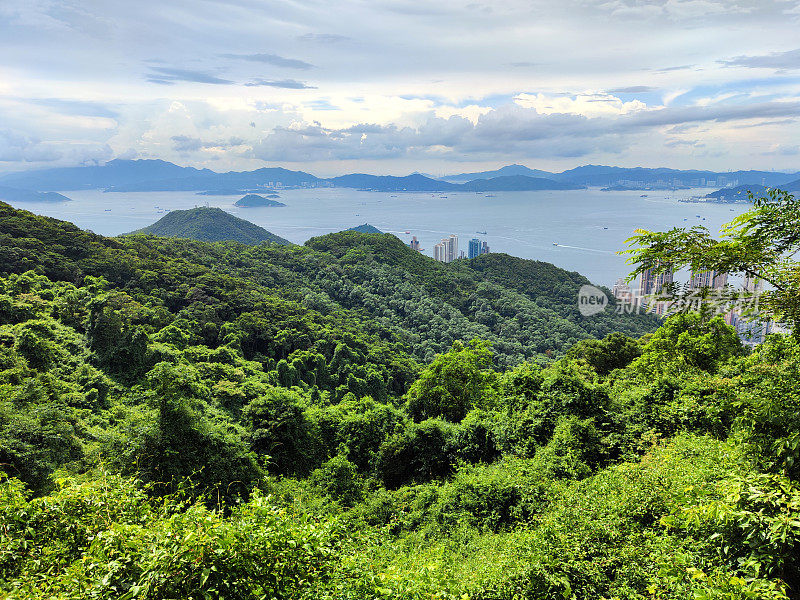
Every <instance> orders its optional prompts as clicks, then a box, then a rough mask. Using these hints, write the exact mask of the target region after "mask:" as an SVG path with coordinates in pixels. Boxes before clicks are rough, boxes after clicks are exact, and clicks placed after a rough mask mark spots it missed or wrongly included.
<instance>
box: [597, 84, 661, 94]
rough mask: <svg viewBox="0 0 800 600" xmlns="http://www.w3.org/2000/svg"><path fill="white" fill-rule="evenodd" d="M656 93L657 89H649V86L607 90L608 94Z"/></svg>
mask: <svg viewBox="0 0 800 600" xmlns="http://www.w3.org/2000/svg"><path fill="white" fill-rule="evenodd" d="M655 91H658V88H654V87H650V86H649V85H632V86H630V87H621V88H614V89H613V90H608V91H607V92H606V93H608V94H646V93H648V92H655Z"/></svg>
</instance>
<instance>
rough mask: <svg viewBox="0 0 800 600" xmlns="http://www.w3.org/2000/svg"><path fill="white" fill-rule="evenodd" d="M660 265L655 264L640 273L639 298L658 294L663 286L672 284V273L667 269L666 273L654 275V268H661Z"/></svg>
mask: <svg viewBox="0 0 800 600" xmlns="http://www.w3.org/2000/svg"><path fill="white" fill-rule="evenodd" d="M661 266H662V265H661V263H659V264H656V265H654V266H652V267H650V268H648V269H645V270H644V271H642V274H641V275H640V276H639V297H640V298H641V297H644V296H650V295H652V294H660V293H661V291H662V289H663V288H664V286H666V285H668V284H670V283H672V278H673V276H674V274H675V273H674V271H673V270H672V269H671V268H668V269H667V270H666V271H663V272H661V273H656V268H658V267H661Z"/></svg>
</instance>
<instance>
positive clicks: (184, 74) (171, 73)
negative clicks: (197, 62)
mask: <svg viewBox="0 0 800 600" xmlns="http://www.w3.org/2000/svg"><path fill="white" fill-rule="evenodd" d="M150 70H151V71H153V72H152V73H150V74H149V75H148V76H147V81H149V82H150V83H158V84H161V85H164V84H167V85H169V84H171V83H173V82H176V81H189V82H193V83H211V84H215V85H227V84H231V83H233V81H230V80H228V79H221V78H219V77H216V76H214V75H210V74H208V73H204V72H202V71H193V70H191V69H173V68H171V67H150Z"/></svg>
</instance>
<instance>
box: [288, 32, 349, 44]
mask: <svg viewBox="0 0 800 600" xmlns="http://www.w3.org/2000/svg"><path fill="white" fill-rule="evenodd" d="M295 39H296V40H297V41H299V42H319V43H320V44H338V43H340V42H347V41H349V40H350V39H351V38H349V37H347V36H346V35H338V34H335V33H306V34H305V35H298V36H297V37H296V38H295Z"/></svg>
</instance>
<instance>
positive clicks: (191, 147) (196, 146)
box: [170, 135, 245, 152]
mask: <svg viewBox="0 0 800 600" xmlns="http://www.w3.org/2000/svg"><path fill="white" fill-rule="evenodd" d="M170 139H171V140H172V141H173V142H174V144H173V148H174V149H175V150H176V151H177V152H197V151H198V150H207V149H219V150H222V149H226V148H234V147H236V146H243V145H244V144H245V141H244V140H243V139H242V138H239V137H231V138H229V139H227V140H216V141H204V140H202V139H200V138H197V137H190V136H187V135H173V136H172V137H171V138H170Z"/></svg>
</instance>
